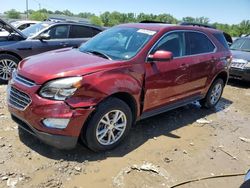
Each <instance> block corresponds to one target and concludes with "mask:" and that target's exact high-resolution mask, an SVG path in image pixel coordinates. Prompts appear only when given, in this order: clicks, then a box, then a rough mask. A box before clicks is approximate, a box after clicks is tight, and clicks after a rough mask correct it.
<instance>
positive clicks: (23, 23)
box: [0, 20, 40, 36]
mask: <svg viewBox="0 0 250 188" xmlns="http://www.w3.org/2000/svg"><path fill="white" fill-rule="evenodd" d="M37 23H40V22H39V21H33V20H19V21H14V22H11V23H10V24H11V25H13V26H14V27H15V28H17V29H19V30H21V31H22V30H24V29H26V28H28V27H30V26H32V25H34V24H37ZM8 35H9V32H8V31H5V30H0V36H8Z"/></svg>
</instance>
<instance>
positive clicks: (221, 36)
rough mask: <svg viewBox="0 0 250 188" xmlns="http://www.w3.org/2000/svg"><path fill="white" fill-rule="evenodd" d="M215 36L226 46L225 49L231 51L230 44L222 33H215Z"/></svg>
mask: <svg viewBox="0 0 250 188" xmlns="http://www.w3.org/2000/svg"><path fill="white" fill-rule="evenodd" d="M213 36H214V37H215V38H216V39H217V40H218V41H219V42H220V43H221V44H222V46H224V48H225V49H227V50H228V49H229V46H228V43H227V41H226V39H225V37H224V35H223V34H222V33H214V34H213Z"/></svg>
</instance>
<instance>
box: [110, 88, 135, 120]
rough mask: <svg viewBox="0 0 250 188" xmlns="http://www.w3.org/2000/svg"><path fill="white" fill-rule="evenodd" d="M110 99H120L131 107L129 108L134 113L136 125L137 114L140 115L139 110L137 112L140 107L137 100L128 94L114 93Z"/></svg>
mask: <svg viewBox="0 0 250 188" xmlns="http://www.w3.org/2000/svg"><path fill="white" fill-rule="evenodd" d="M110 97H115V98H118V99H120V100H122V101H123V102H125V103H126V104H127V105H128V106H129V108H130V109H131V112H132V117H133V123H134V122H135V121H136V118H137V113H138V110H137V109H138V108H137V107H138V105H137V103H136V100H135V98H134V97H133V96H132V95H130V94H129V93H127V92H118V93H114V94H112V95H110V96H109V97H108V98H110Z"/></svg>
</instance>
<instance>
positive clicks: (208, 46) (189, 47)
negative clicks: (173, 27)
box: [186, 32, 215, 55]
mask: <svg viewBox="0 0 250 188" xmlns="http://www.w3.org/2000/svg"><path fill="white" fill-rule="evenodd" d="M214 49H215V46H214V45H213V43H212V42H211V41H210V40H209V39H208V37H207V36H206V35H204V34H202V33H198V32H186V54H187V55H195V54H202V53H209V52H213V51H214Z"/></svg>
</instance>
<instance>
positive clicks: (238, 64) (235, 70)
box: [230, 35, 250, 81]
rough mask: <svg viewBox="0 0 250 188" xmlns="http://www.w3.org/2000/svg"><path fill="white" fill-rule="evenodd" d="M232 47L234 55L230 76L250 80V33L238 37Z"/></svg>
mask: <svg viewBox="0 0 250 188" xmlns="http://www.w3.org/2000/svg"><path fill="white" fill-rule="evenodd" d="M230 49H231V52H232V55H233V59H232V64H231V68H230V77H231V78H235V79H240V80H244V81H250V35H247V36H245V37H241V38H238V39H236V40H235V41H234V43H233V44H232V45H231V47H230Z"/></svg>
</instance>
